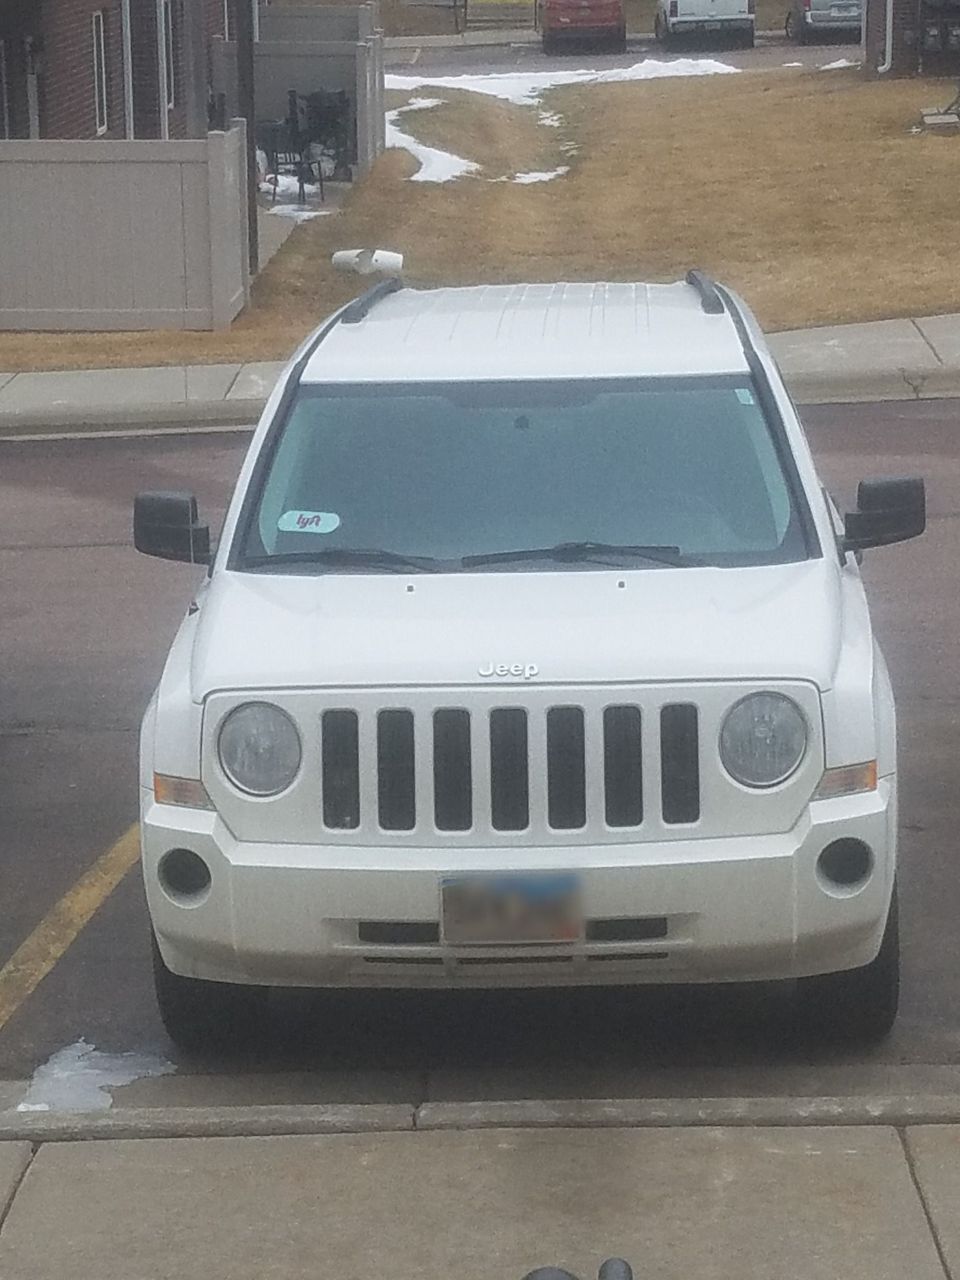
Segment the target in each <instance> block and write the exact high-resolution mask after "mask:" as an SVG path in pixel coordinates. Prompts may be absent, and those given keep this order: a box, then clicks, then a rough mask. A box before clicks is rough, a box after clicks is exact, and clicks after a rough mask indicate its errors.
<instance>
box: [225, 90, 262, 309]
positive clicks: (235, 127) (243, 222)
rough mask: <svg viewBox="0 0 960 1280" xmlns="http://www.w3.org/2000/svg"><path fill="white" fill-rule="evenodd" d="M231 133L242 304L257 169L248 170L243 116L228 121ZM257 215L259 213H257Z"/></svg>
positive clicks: (247, 280) (247, 276)
mask: <svg viewBox="0 0 960 1280" xmlns="http://www.w3.org/2000/svg"><path fill="white" fill-rule="evenodd" d="M230 130H231V133H233V132H235V133H236V134H237V135H238V136H237V146H238V147H239V149H240V150H239V163H238V165H237V193H236V194H237V208H238V210H239V218H240V270H241V273H242V278H243V305H244V306H245V307H246V306H249V304H250V277H251V270H250V239H249V237H248V236H247V235H245V234H244V232H245V231H246V227H247V218H248V216H249V209H250V184H251V183H252V184H253V187H254V190H256V186H257V171H256V169H254V171H253V173H251V172H250V148H249V147H248V146H247V122H246V120H245V119H244V118H243V116H238V117H237V118H236V119H235V120H231V121H230ZM257 216H258V217H259V216H260V215H259V213H258V214H257Z"/></svg>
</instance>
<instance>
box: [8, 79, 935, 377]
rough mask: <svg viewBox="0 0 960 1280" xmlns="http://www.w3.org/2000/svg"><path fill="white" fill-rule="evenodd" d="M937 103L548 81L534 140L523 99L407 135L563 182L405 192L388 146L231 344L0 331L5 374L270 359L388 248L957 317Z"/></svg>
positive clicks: (774, 299) (280, 267)
mask: <svg viewBox="0 0 960 1280" xmlns="http://www.w3.org/2000/svg"><path fill="white" fill-rule="evenodd" d="M951 92H952V86H951V85H949V84H948V83H946V82H943V83H939V84H938V83H931V82H930V81H923V82H914V81H895V82H891V83H882V84H881V83H876V82H874V83H867V82H864V81H861V80H860V79H859V77H858V76H857V75H855V74H853V73H849V72H830V73H817V72H809V73H808V72H785V73H753V74H744V75H740V76H729V77H709V78H704V79H700V80H669V81H653V82H647V83H640V84H624V85H604V86H590V87H580V88H573V89H563V90H556V91H555V92H554V93H553V94H552V95H551V96H550V100H549V103H548V105H549V106H550V107H551V108H553V109H555V110H558V111H560V112H561V113H562V114H563V115H564V117H565V119H566V127H565V128H563V129H558V130H548V129H545V128H542V129H536V128H535V126H534V125H533V123H532V122H533V120H534V119H535V113H534V111H533V110H532V109H531V110H530V111H529V112H528V113H527V114H528V115H529V117H530V119H529V121H526V122H524V123H523V124H522V125H520V124H519V123H517V118H516V117H515V114H514V113H515V112H516V111H521V112H522V111H523V109H521V108H509V109H508V110H507V111H506V114H504V113H503V111H501V108H505V107H506V104H503V103H498V102H495V101H492V100H489V99H486V98H479V99H478V100H477V101H475V102H471V103H470V104H469V107H468V106H465V105H464V104H463V103H460V102H457V103H451V104H450V105H449V106H445V107H444V108H442V109H438V110H437V111H436V112H435V113H434V112H423V113H411V114H410V115H409V116H407V117H406V120H405V127H407V128H408V129H409V131H410V132H412V133H414V134H415V135H416V136H419V137H421V138H423V139H424V140H428V139H427V138H426V136H425V131H428V130H429V129H432V130H433V131H434V133H433V135H432V137H431V139H429V140H436V141H437V142H441V143H442V144H443V145H449V146H450V148H451V149H453V150H455V151H456V152H458V153H459V154H461V155H466V156H467V157H468V158H476V159H478V160H481V161H483V162H486V163H490V164H491V165H493V166H496V165H497V164H502V163H503V161H504V158H505V156H506V154H507V151H508V150H509V148H508V147H506V146H505V145H504V144H503V142H502V140H500V139H498V133H497V131H498V129H501V128H502V129H511V128H514V127H515V128H516V130H517V134H516V138H517V139H521V138H527V139H528V140H529V138H530V137H531V136H533V137H536V136H537V135H540V134H544V135H546V134H549V135H550V136H549V137H547V138H545V139H544V140H543V145H544V146H546V147H552V146H555V145H557V143H559V142H562V141H563V140H565V139H570V138H573V139H575V140H576V141H577V142H578V143H579V144H580V147H581V150H580V152H579V154H578V155H577V156H576V157H575V158H574V159H573V161H572V164H573V168H572V171H571V173H570V174H568V175H567V176H566V177H565V178H561V179H558V180H556V181H554V182H551V183H547V184H543V185H538V186H516V185H514V184H511V183H506V182H502V183H498V182H488V181H485V180H483V179H482V178H464V179H461V180H460V181H458V182H455V183H450V184H446V185H443V186H436V185H433V184H429V183H411V182H407V181H405V179H406V178H407V177H408V176H409V175H410V174H411V172H413V170H414V169H415V162H414V161H413V160H412V159H411V157H409V156H408V155H406V154H405V153H403V152H388V153H387V154H386V155H384V156H382V157H381V158H380V160H379V161H378V163H377V165H376V167H375V169H374V172H373V174H372V175H371V176H370V178H369V179H368V180H367V181H366V182H365V183H363V184H362V185H361V186H359V187H358V188H357V190H356V191H354V192H353V194H352V196H351V198H350V199H349V201H348V202H347V205H346V206H345V208H344V210H343V212H342V213H341V214H340V216H339V217H337V218H329V219H327V218H322V219H317V220H316V221H315V222H312V223H308V224H307V225H305V226H303V227H300V228H298V230H297V231H295V232H294V234H293V235H292V236H291V238H290V240H289V241H288V242H287V244H286V245H285V246H284V248H283V249H282V250H281V251H280V253H279V254H278V255H277V257H276V258H275V259H274V260H273V262H271V263H270V265H269V266H268V267H267V269H266V270H265V271H264V273H263V275H262V276H261V278H260V280H259V281H258V282H257V287H256V291H255V298H254V305H253V307H252V308H251V309H250V311H249V312H248V313H247V314H246V315H244V316H243V317H241V318H240V320H239V321H238V322H237V324H235V325H234V327H233V328H232V329H231V330H230V332H229V333H226V334H182V335H170V334H120V335H98V334H89V335H42V334H41V335H31V334H21V335H18V334H6V335H0V369H4V368H6V369H17V368H30V367H32V368H78V367H83V366H89V365H98V364H127V365H129V364H150V363H157V364H164V363H176V362H179V361H181V360H192V361H218V360H245V359H273V358H280V357H282V356H284V355H286V354H287V353H288V352H289V350H290V349H291V347H292V346H293V345H294V343H295V342H296V340H297V339H298V338H299V337H300V336H301V335H302V334H303V333H305V332H306V331H307V330H308V329H309V328H310V326H311V325H313V324H315V323H316V322H317V320H318V319H319V318H320V317H322V316H323V315H324V314H325V313H326V312H328V311H330V310H331V309H332V308H333V307H334V306H336V305H337V304H339V303H340V302H342V301H344V300H345V299H346V298H348V297H349V296H350V295H351V294H352V293H354V292H356V290H357V283H358V282H357V281H356V280H355V279H352V278H350V277H343V276H337V275H335V274H334V273H333V271H332V270H331V268H330V266H329V254H330V253H331V252H332V251H333V250H334V249H336V248H339V247H343V246H345V245H364V244H372V245H376V244H379V245H386V246H389V247H391V248H394V249H399V250H402V251H403V252H404V253H405V254H406V256H407V264H408V275H409V278H410V280H411V282H413V283H423V284H437V283H441V282H447V283H463V284H470V283H478V282H496V281H515V280H530V281H541V280H559V279H570V280H584V279H596V278H598V277H599V278H607V279H612V280H625V279H633V280H643V279H650V280H658V279H664V280H666V279H676V278H677V276H678V275H680V274H682V272H683V271H685V270H686V268H687V267H689V266H691V265H693V264H696V265H699V266H702V267H705V268H706V269H707V270H710V271H712V272H714V273H715V274H716V275H717V276H718V277H719V278H721V279H723V280H725V281H727V282H728V283H729V284H731V285H733V286H734V287H735V288H737V289H738V290H740V291H741V292H742V293H743V294H744V295H745V296H746V297H747V298H748V299H749V300H750V302H751V303H752V304H753V306H754V308H755V309H756V310H757V312H758V314H759V316H760V319H761V322H762V323H763V324H764V325H765V326H766V327H768V328H770V329H789V328H795V327H801V326H806V325H816V324H830V323H843V322H848V321H857V320H871V319H878V318H881V317H886V316H903V315H926V314H935V313H937V312H949V311H958V310H960V263H958V260H957V255H956V251H955V247H954V242H955V225H956V223H955V199H954V195H953V193H954V189H955V174H956V171H957V168H958V165H960V139H958V138H952V137H945V136H935V135H930V134H923V135H917V136H912V135H911V134H910V133H909V127H910V126H911V125H912V124H913V122H914V121H915V120H916V119H917V118H918V115H919V110H920V108H921V107H922V106H924V105H927V103H929V102H936V101H937V100H938V99H944V100H945V99H946V98H947V97H949V96H950V94H951ZM457 96H458V97H459V96H460V95H457ZM487 113H489V114H487ZM434 115H435V116H436V119H435V120H433V121H432V122H431V117H432V116H434ZM444 116H446V119H444ZM483 120H486V121H487V122H488V124H489V128H488V127H487V125H485V124H483V123H482V122H483ZM493 122H495V123H493ZM530 130H533V131H534V132H533V135H531V134H530V132H529V131H530ZM481 138H482V139H483V142H482V145H481ZM555 139H556V141H555ZM524 145H526V144H524ZM531 145H533V144H532V143H531ZM517 146H518V148H519V147H520V142H519V141H517ZM525 158H526V157H525ZM513 167H515V168H516V167H520V168H522V167H524V166H523V165H520V164H518V163H516V162H514V164H513ZM531 167H547V165H541V163H540V162H539V160H538V161H536V162H534V164H532V165H531Z"/></svg>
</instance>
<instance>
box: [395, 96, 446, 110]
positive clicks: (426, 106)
mask: <svg viewBox="0 0 960 1280" xmlns="http://www.w3.org/2000/svg"><path fill="white" fill-rule="evenodd" d="M446 102H447V100H446V98H411V99H410V101H409V102H408V103H407V105H406V106H405V107H398V110H399V111H429V110H430V108H431V107H443V106H446Z"/></svg>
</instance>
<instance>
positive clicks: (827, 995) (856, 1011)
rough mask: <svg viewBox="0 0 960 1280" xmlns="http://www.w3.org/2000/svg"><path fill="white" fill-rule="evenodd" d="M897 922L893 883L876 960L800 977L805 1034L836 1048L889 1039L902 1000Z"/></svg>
mask: <svg viewBox="0 0 960 1280" xmlns="http://www.w3.org/2000/svg"><path fill="white" fill-rule="evenodd" d="M899 917H900V913H899V908H898V903H897V886H896V884H894V886H893V897H892V898H891V900H890V911H889V914H888V915H887V925H886V928H885V929H884V931H883V941H882V942H881V944H880V950H879V952H878V953H877V958H876V959H875V960H873V961H871V963H870V964H868V965H864V967H863V968H862V969H849V970H847V971H846V972H844V973H826V974H823V975H822V976H819V977H815V978H801V980H800V981H799V982H798V983H797V994H796V1000H797V1012H798V1014H799V1019H800V1027H801V1030H802V1031H803V1032H805V1033H806V1034H808V1035H810V1036H811V1037H816V1039H817V1040H820V1041H823V1040H828V1041H830V1042H832V1043H834V1044H841V1043H842V1044H872V1043H875V1042H876V1041H878V1040H882V1039H883V1038H884V1036H886V1035H888V1034H889V1032H890V1031H891V1029H892V1028H893V1024H894V1022H895V1021H896V1018H897V1005H898V1003H899V1000H900V918H899Z"/></svg>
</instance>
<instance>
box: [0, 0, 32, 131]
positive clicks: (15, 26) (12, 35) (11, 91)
mask: <svg viewBox="0 0 960 1280" xmlns="http://www.w3.org/2000/svg"><path fill="white" fill-rule="evenodd" d="M39 34H40V14H39V12H38V9H37V5H36V3H35V0H0V40H2V41H3V53H4V65H5V68H6V90H7V111H8V116H7V128H8V130H9V132H10V136H11V137H12V138H26V137H29V133H30V122H29V117H28V111H27V80H26V75H27V53H26V45H25V41H26V40H27V38H28V37H29V36H34V37H38V36H39Z"/></svg>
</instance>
